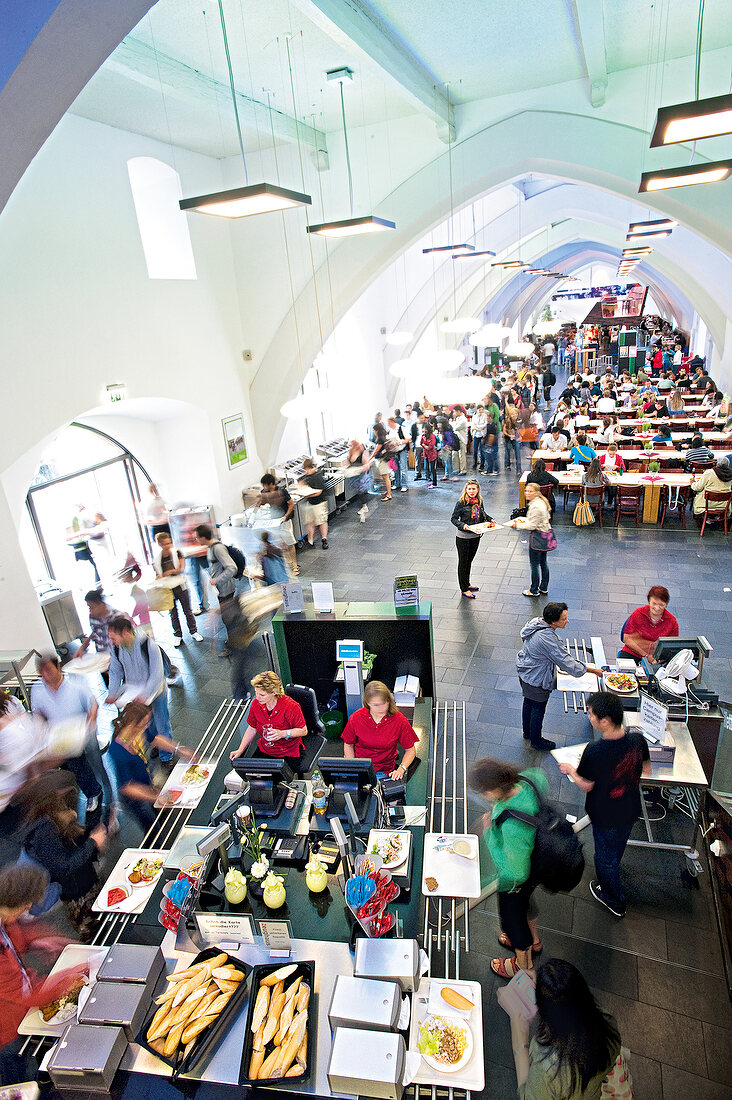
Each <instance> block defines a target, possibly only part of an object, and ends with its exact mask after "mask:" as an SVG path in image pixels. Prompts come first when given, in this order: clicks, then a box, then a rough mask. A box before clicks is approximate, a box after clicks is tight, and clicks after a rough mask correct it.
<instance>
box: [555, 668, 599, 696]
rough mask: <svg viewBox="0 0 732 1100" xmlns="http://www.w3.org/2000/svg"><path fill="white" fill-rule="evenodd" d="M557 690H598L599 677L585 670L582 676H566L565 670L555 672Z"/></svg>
mask: <svg viewBox="0 0 732 1100" xmlns="http://www.w3.org/2000/svg"><path fill="white" fill-rule="evenodd" d="M557 690H558V691H567V692H570V693H571V692H573V691H574V692H580V691H584V692H587V691H589V692H595V691H599V690H600V678H599V676H595V674H594V672H585V674H584V676H568V675H567V673H566V672H557Z"/></svg>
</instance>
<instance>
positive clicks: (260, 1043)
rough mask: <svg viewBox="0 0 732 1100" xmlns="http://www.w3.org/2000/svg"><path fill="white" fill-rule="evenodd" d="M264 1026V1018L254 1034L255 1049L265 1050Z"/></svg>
mask: <svg viewBox="0 0 732 1100" xmlns="http://www.w3.org/2000/svg"><path fill="white" fill-rule="evenodd" d="M264 1027H265V1021H264V1020H262V1022H261V1024H260V1025H259V1027H258V1029H257V1033H256V1035H255V1036H254V1042H253V1044H252V1046H253V1048H254V1050H264Z"/></svg>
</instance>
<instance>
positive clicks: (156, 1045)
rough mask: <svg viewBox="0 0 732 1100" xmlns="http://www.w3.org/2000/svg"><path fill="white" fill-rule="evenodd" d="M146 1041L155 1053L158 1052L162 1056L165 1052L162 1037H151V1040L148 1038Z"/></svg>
mask: <svg viewBox="0 0 732 1100" xmlns="http://www.w3.org/2000/svg"><path fill="white" fill-rule="evenodd" d="M148 1043H149V1044H150V1046H151V1047H152V1048H153V1050H154V1051H155V1053H156V1054H159V1055H160V1056H161V1057H163V1056H164V1054H165V1043H164V1042H163V1040H162V1039H153V1040H150V1039H148Z"/></svg>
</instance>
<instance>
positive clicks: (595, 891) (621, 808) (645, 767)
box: [559, 691, 651, 917]
mask: <svg viewBox="0 0 732 1100" xmlns="http://www.w3.org/2000/svg"><path fill="white" fill-rule="evenodd" d="M587 710H588V714H589V718H590V722H591V724H592V728H593V729H595V730H597V731H598V733H600V734H601V739H600V740H599V741H591V742H590V744H589V745H587V747H586V748H585V751H584V752H583V753H582V759H581V760H580V762H579V766H578V767H577V768H574V767H573V766H572V765H571V764H560V765H559V769H560V771H562V772H564V774H565V775H568V776H570V778H571V779H573V780H574V781H575V783H576V784H577V786H578V787H579V788H580V790H582V791H585V792H586V794H587V799H586V801H585V809H586V811H587V813H588V815H589V818H590V821H591V822H592V834H593V836H594V839H595V871H596V873H597V881H595V882H591V883H590V893H591V894H592V896H593V898H594V899H595V901H599V902H600V904H601V905H604V906H605V908H606V909H609V910H610V912H611V913H613V914H614V916H616V917H624V916H625V894H624V893H623V887H622V883H621V881H620V861H621V859H622V858H623V852H624V851H625V847H626V845H627V843H628V838H629V837H630V831H631V829H632V828H633V823H634V822H635V820H636V819H637V818H638V817H639V816H640V812H641V801H640V800H641V794H640V780H641V776H642V775H650V774H651V762H650V755H649V752H648V745H647V744H646V741H645V738H644V737H641V735H640V734H638V733H626V731H625V729H624V728H623V704H622V703H621V701H620V699H619V698H618V697H617V695H612V694H611V693H610V692H608V691H598V692H595V694H594V695H591V696H590V698H589V699H588V701H587Z"/></svg>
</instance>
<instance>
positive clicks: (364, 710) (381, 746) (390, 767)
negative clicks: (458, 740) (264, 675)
mask: <svg viewBox="0 0 732 1100" xmlns="http://www.w3.org/2000/svg"><path fill="white" fill-rule="evenodd" d="M253 682H254V681H252V683H253ZM363 701H364V703H365V704H366V705H365V706H363V707H359V709H358V710H356V711H354V712H353V714H352V715H351V717H350V718H349V719H348V721H347V722H346V728H345V729H344V730H343V733H342V734H341V738H342V739H343V741H344V742H345V746H344V749H343V755H344V756H345V757H346V759H347V760H353V759H355V758H359V759H360V758H364V757H367V758H368V759H369V760H371V761H372V763H373V765H374V771H376V772H377V773H380V774H381V775H388V776H389V778H390V779H404V777H405V775H406V774H407V769H408V768H409V765H410V764H411V763H412V761H413V760H414V758H415V756H416V755H417V753H416V751H415V748H414V746H415V745H416V744H417V741H418V740H419V738H418V737H417V735H416V733H415V732H414V730H413V729H412V727H411V726H410V724H409V722H408V721H407V719H406V718H405V717H404V715H403V714H401V713H400V711H398V710H397V706H396V703H395V702H394V696H393V695H392V693H391V692H390V691H389V689H388V687H387V686H386V684H382V683H381V681H380V680H372V681H371V683H369V684H367V685H366V687H365V688H364V693H363ZM397 745H401V746H402V748H403V749H404V755H403V756H402V762H401V764H400V765H399V766H398V767H397Z"/></svg>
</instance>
